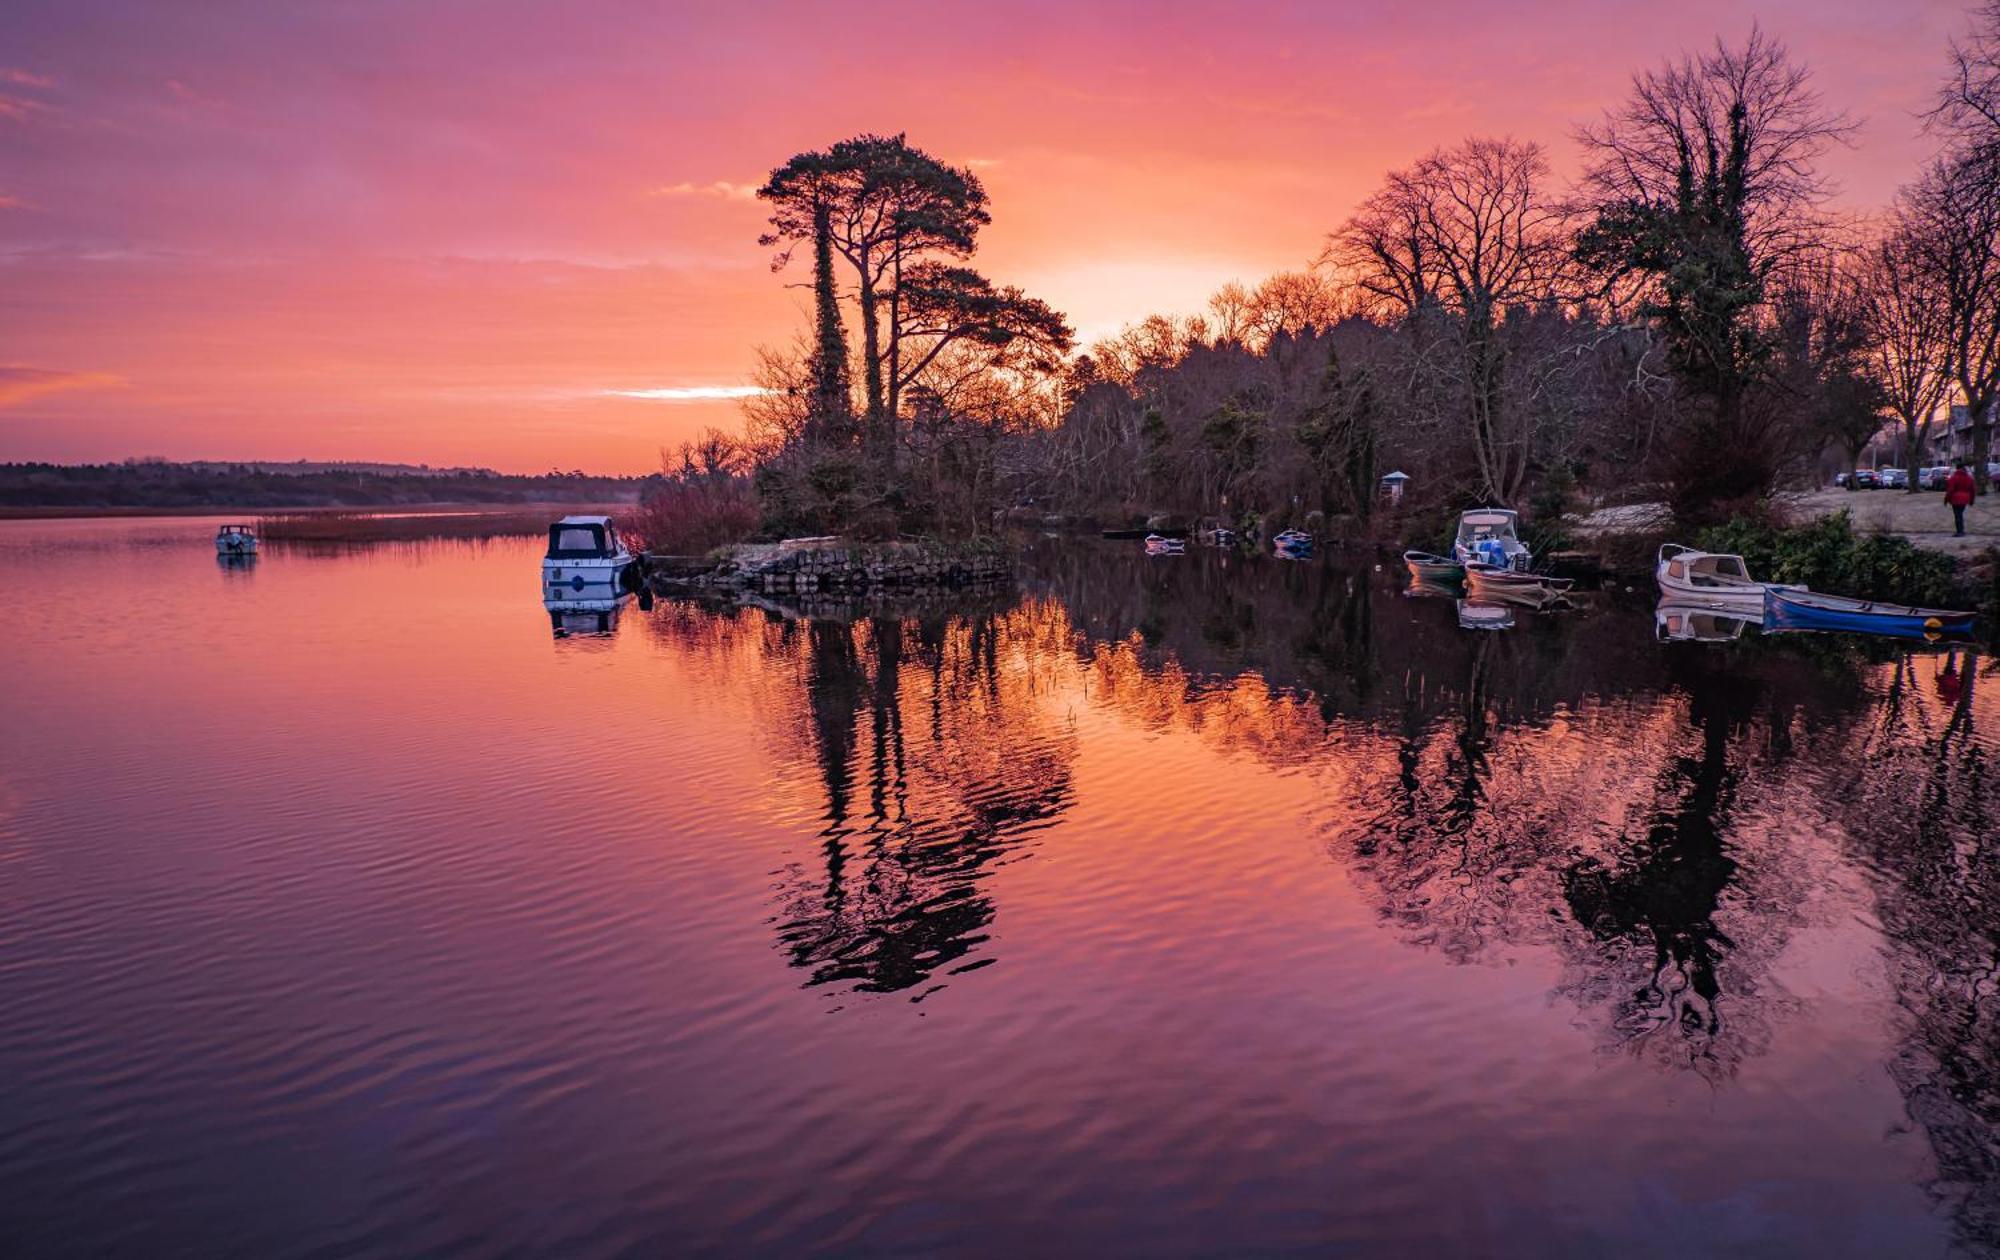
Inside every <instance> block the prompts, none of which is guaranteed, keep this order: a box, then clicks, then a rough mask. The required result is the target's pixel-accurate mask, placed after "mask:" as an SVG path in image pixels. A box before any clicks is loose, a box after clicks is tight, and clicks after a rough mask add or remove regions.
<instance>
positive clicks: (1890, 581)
mask: <svg viewBox="0 0 2000 1260" xmlns="http://www.w3.org/2000/svg"><path fill="white" fill-rule="evenodd" d="M1695 545H1696V546H1698V547H1700V548H1701V549H1702V550H1703V551H1720V552H1732V553H1734V554H1736V555H1740V556H1742V557H1743V561H1744V563H1745V564H1747V565H1749V566H1750V572H1751V574H1752V575H1753V576H1755V577H1757V578H1759V579H1760V580H1762V581H1766V582H1800V583H1804V584H1805V585H1807V586H1810V587H1812V588H1813V589H1814V590H1816V591H1825V592H1828V593H1830V594H1837V595H1853V596H1856V597H1859V598H1861V599H1881V600H1892V601H1894V602H1896V603H1903V604H1928V605H1932V606H1940V605H1948V604H1951V603H1952V602H1953V601H1954V600H1956V599H1963V598H1964V597H1965V592H1964V591H1963V590H1961V589H1960V583H1959V579H1958V566H1957V562H1956V561H1954V560H1953V559H1952V557H1950V556H1948V555H1946V554H1945V553H1944V552H1941V551H1931V550H1929V549H1928V548H1925V547H1919V546H1917V545H1916V544H1915V543H1913V542H1911V541H1910V540H1908V539H1907V538H1900V537H1897V536H1896V535H1894V534H1857V533H1855V532H1854V522H1853V520H1852V519H1851V518H1850V517H1849V516H1848V514H1847V513H1846V512H1836V513H1834V514H1833V515H1831V516H1822V517H1820V518H1819V519H1817V520H1814V521H1811V522H1809V523H1807V524H1804V525H1798V526H1794V527H1792V528H1790V529H1782V528H1778V527H1776V526H1773V525H1769V524H1765V523H1763V522H1759V521H1754V520H1751V519H1749V518H1747V517H1741V516H1739V517H1736V518H1734V519H1732V520H1731V521H1729V523H1728V524H1726V525H1715V526H1711V527H1710V528H1708V529H1705V530H1702V531H1701V533H1700V534H1699V535H1698V536H1697V537H1696V539H1695Z"/></svg>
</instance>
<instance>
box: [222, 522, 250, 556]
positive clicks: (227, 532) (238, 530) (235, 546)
mask: <svg viewBox="0 0 2000 1260" xmlns="http://www.w3.org/2000/svg"><path fill="white" fill-rule="evenodd" d="M215 554H216V555H218V556H254V555H256V554H257V531H255V530H254V529H252V528H250V526H248V525H224V526H223V527H222V528H220V529H218V530H216V531H215Z"/></svg>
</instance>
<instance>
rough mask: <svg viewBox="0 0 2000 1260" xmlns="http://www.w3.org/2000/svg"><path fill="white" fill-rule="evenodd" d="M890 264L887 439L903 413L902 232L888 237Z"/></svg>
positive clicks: (892, 436)
mask: <svg viewBox="0 0 2000 1260" xmlns="http://www.w3.org/2000/svg"><path fill="white" fill-rule="evenodd" d="M889 248H890V249H891V250H893V251H894V252H893V253H891V254H890V255H889V258H890V266H891V267H892V268H893V269H894V274H893V275H892V276H891V279H892V281H893V283H894V285H895V287H894V288H892V289H891V290H890V291H889V425H890V438H891V440H892V441H893V440H894V437H895V425H896V417H897V416H899V415H901V414H902V398H903V241H902V234H901V233H898V234H897V235H896V236H894V237H892V238H890V242H889Z"/></svg>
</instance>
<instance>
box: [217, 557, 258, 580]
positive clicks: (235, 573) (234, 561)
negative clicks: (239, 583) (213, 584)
mask: <svg viewBox="0 0 2000 1260" xmlns="http://www.w3.org/2000/svg"><path fill="white" fill-rule="evenodd" d="M215 567H216V568H218V569H220V570H222V572H223V573H224V574H226V575H228V576H230V577H239V578H240V577H248V576H249V575H250V574H252V573H255V572H256V571H257V553H256V552H254V551H218V552H216V553H215Z"/></svg>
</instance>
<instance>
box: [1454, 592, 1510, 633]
mask: <svg viewBox="0 0 2000 1260" xmlns="http://www.w3.org/2000/svg"><path fill="white" fill-rule="evenodd" d="M1458 624H1459V626H1460V628H1462V629H1466V630H1511V629H1513V628H1514V610H1513V609H1512V608H1510V607H1508V606H1507V605H1506V604H1504V603H1502V602H1500V601H1498V600H1482V599H1461V600H1459V601H1458Z"/></svg>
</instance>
